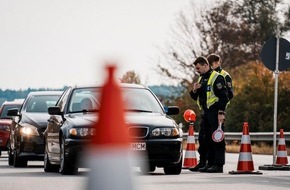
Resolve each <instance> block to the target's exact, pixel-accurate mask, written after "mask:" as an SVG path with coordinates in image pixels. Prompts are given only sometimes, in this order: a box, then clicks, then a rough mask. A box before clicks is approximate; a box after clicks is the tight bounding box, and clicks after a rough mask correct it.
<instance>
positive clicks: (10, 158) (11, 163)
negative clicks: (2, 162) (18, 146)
mask: <svg viewBox="0 0 290 190" xmlns="http://www.w3.org/2000/svg"><path fill="white" fill-rule="evenodd" d="M8 164H9V166H13V164H14V156H13V154H12V150H8Z"/></svg>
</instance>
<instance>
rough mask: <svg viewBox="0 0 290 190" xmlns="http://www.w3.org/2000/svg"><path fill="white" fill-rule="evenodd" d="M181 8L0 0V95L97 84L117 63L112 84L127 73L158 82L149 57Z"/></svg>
mask: <svg viewBox="0 0 290 190" xmlns="http://www.w3.org/2000/svg"><path fill="white" fill-rule="evenodd" d="M204 1H207V0H204ZM204 1H203V2H204ZM189 2H190V0H25V1H23V0H0V28H1V30H0V64H1V68H0V89H2V90H4V89H20V88H21V89H25V88H27V87H32V88H42V87H45V88H46V87H48V88H58V87H63V86H64V85H74V84H87V83H93V82H100V83H102V82H103V79H104V78H105V76H106V75H105V74H106V73H105V70H104V67H105V66H104V64H105V61H106V60H109V61H110V60H112V61H116V62H118V64H119V65H118V73H117V76H116V77H117V78H120V77H121V76H122V75H123V74H124V73H125V72H126V71H129V70H134V71H135V72H136V73H137V74H138V75H140V77H141V81H142V82H143V83H144V84H149V85H150V84H162V83H165V82H166V81H165V80H164V79H162V77H157V75H156V73H155V71H154V69H155V68H156V63H154V62H153V61H152V58H154V56H156V54H158V52H157V50H156V46H159V45H164V43H165V41H166V39H168V37H169V32H170V28H171V27H173V25H174V24H175V18H176V15H177V14H178V12H179V11H180V10H181V9H184V8H186V7H188V6H189V4H190V3H189ZM197 2H198V1H197ZM163 80H164V81H163Z"/></svg>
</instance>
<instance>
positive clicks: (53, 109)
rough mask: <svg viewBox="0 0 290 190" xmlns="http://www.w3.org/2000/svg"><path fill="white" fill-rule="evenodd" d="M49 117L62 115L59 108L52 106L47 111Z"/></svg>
mask: <svg viewBox="0 0 290 190" xmlns="http://www.w3.org/2000/svg"><path fill="white" fill-rule="evenodd" d="M47 111H48V114H49V115H62V113H61V111H60V107H58V106H52V107H49V108H48V109H47Z"/></svg>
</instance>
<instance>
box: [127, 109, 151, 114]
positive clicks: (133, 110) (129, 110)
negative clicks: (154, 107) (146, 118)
mask: <svg viewBox="0 0 290 190" xmlns="http://www.w3.org/2000/svg"><path fill="white" fill-rule="evenodd" d="M125 111H128V112H146V113H152V112H153V111H149V110H140V109H125Z"/></svg>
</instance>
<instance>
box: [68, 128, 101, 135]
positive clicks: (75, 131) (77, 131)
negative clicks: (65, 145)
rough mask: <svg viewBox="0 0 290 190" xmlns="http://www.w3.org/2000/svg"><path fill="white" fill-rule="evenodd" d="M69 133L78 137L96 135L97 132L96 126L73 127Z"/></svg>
mask: <svg viewBox="0 0 290 190" xmlns="http://www.w3.org/2000/svg"><path fill="white" fill-rule="evenodd" d="M69 134H70V135H72V136H76V137H77V136H78V137H87V136H94V135H95V134H96V129H95V128H71V129H70V130H69Z"/></svg>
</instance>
